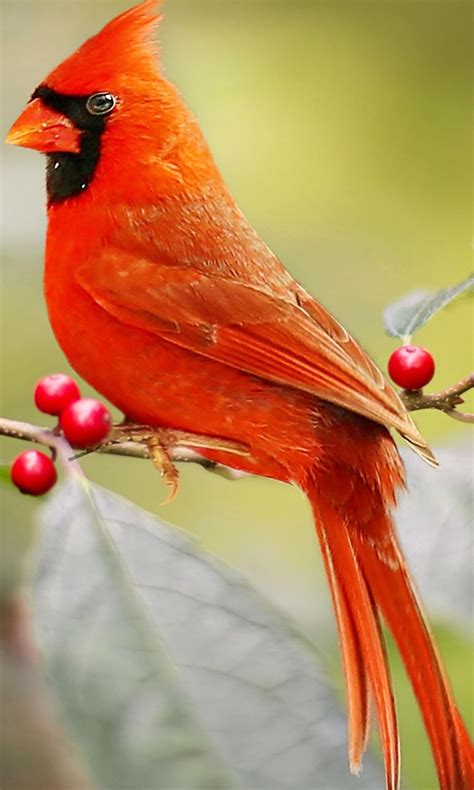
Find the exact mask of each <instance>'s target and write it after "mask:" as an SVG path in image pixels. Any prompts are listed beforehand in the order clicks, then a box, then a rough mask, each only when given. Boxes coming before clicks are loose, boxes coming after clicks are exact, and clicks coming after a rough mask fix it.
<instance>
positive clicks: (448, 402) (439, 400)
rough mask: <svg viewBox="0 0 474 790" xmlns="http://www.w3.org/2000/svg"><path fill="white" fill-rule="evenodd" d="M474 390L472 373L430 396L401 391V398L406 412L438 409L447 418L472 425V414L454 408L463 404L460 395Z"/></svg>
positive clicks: (473, 419) (419, 391) (416, 392)
mask: <svg viewBox="0 0 474 790" xmlns="http://www.w3.org/2000/svg"><path fill="white" fill-rule="evenodd" d="M473 388H474V373H470V374H469V376H466V377H465V378H464V379H461V381H459V382H458V383H457V384H453V386H451V387H447V388H446V389H444V390H441V392H434V393H432V394H431V395H424V393H423V391H422V390H402V392H401V393H400V395H401V398H402V400H403V402H404V404H405V406H406V407H407V409H408V411H418V410H420V409H438V410H439V411H442V412H444V413H445V414H447V415H448V417H452V418H453V420H459V422H469V423H474V414H469V413H468V412H463V411H459V410H458V409H457V408H456V407H457V406H459V405H460V404H461V403H464V399H463V398H462V397H461V395H464V393H466V392H468V391H469V390H471V389H473Z"/></svg>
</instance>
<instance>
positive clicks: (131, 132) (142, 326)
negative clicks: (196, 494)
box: [7, 0, 474, 790]
mask: <svg viewBox="0 0 474 790" xmlns="http://www.w3.org/2000/svg"><path fill="white" fill-rule="evenodd" d="M161 18H162V11H161V7H159V5H158V4H157V3H156V2H155V0H144V2H141V3H140V4H139V5H136V6H134V7H133V8H130V9H128V10H126V11H124V12H123V13H121V14H120V15H119V16H117V17H115V18H114V19H112V20H111V21H110V22H109V23H108V24H107V25H106V26H105V27H104V28H103V29H102V30H101V31H99V32H98V33H97V34H96V35H94V36H92V37H91V38H89V39H88V40H87V41H86V42H85V43H84V44H82V46H80V48H79V49H77V51H75V52H74V53H73V54H72V55H70V56H69V57H68V58H67V59H65V60H64V61H63V62H62V63H61V64H60V65H59V66H57V67H56V68H55V69H54V70H53V71H52V72H51V73H50V74H49V75H48V76H47V77H46V78H45V79H44V80H43V81H42V82H41V83H40V84H39V85H38V87H37V88H36V89H35V90H34V92H33V94H32V96H31V99H30V100H29V102H28V103H27V105H26V107H25V109H24V111H23V112H22V113H21V115H20V116H19V118H18V119H17V120H16V121H15V123H14V124H13V126H12V128H11V129H10V132H9V134H8V137H7V142H9V143H11V144H15V145H19V146H24V147H27V148H31V149H34V150H36V151H39V152H41V153H43V154H45V156H46V187H47V215H48V228H47V240H46V252H45V270H44V291H45V297H46V304H47V309H48V314H49V320H50V323H51V326H52V329H53V331H54V334H55V336H56V338H57V341H58V343H59V345H60V346H61V348H62V349H63V351H64V353H65V355H66V357H67V359H68V360H69V361H70V363H71V365H72V367H73V368H74V369H75V370H76V371H77V372H78V373H79V374H80V376H82V378H83V379H85V380H86V381H87V382H89V384H90V385H92V386H93V387H94V388H95V389H96V390H97V391H98V392H99V393H101V394H102V395H103V396H104V397H106V398H107V399H108V400H109V401H110V402H111V403H112V404H114V405H115V406H116V407H117V408H118V409H120V410H121V412H122V413H123V414H124V416H125V420H126V423H127V424H129V425H132V426H133V425H137V426H147V430H148V431H151V432H152V433H153V432H155V434H154V435H155V436H156V444H158V445H159V448H160V457H161V460H162V462H163V468H164V467H165V466H166V461H167V458H168V453H167V447H166V442H165V441H164V439H163V436H165V434H166V431H170V432H171V434H173V431H174V432H181V433H182V434H183V435H184V436H186V435H189V436H190V437H191V436H192V435H194V434H199V435H200V436H201V443H202V446H201V449H200V452H201V453H202V455H203V456H204V457H205V458H208V459H210V460H211V461H215V462H217V463H222V464H225V465H227V466H231V467H233V468H237V469H241V470H243V471H246V472H249V473H252V474H255V475H260V476H264V477H270V478H274V479H276V480H279V481H283V482H286V483H290V484H293V485H296V486H297V487H299V488H300V489H301V490H302V491H303V492H304V494H306V496H307V497H308V499H309V502H310V505H311V508H312V511H313V514H314V522H315V529H316V533H317V536H318V539H319V544H320V548H321V553H322V557H323V561H324V565H325V570H326V573H327V578H328V582H329V587H330V591H331V596H332V601H333V607H334V612H335V618H336V622H337V628H338V633H339V642H340V648H341V654H342V663H343V669H344V676H345V685H346V696H347V707H348V756H349V767H350V770H351V771H352V772H353V773H355V774H358V773H359V772H360V769H361V762H362V756H363V753H364V751H365V749H366V745H367V739H368V735H369V729H370V720H371V710H372V707H373V708H374V709H375V713H376V718H377V721H378V729H379V733H380V740H381V745H382V752H383V759H384V766H385V782H386V787H387V790H396V788H397V787H399V782H400V748H399V735H398V723H397V715H396V708H395V700H394V692H393V688H392V682H391V677H390V668H389V665H388V660H387V656H386V651H385V644H384V636H383V632H382V622H384V623H385V625H386V626H387V627H388V629H389V630H390V631H391V633H392V634H393V637H394V640H395V642H396V644H397V646H398V650H399V652H400V654H401V656H402V659H403V661H404V664H405V667H406V671H407V675H408V677H409V679H410V682H411V684H412V687H413V690H414V693H415V696H416V698H417V701H418V704H419V707H420V710H421V714H422V717H423V720H424V725H425V728H426V731H427V735H428V738H429V740H430V743H431V748H432V753H433V759H434V763H435V767H436V770H437V774H438V781H439V786H440V788H441V789H442V790H469V788H472V787H474V754H473V747H472V743H471V741H470V738H469V735H468V732H467V728H466V726H465V724H464V722H463V720H462V718H461V715H460V712H459V709H458V707H457V705H456V702H455V700H454V697H453V694H452V691H451V688H450V685H449V681H448V679H447V676H446V673H445V670H444V668H443V666H442V664H441V660H440V657H439V655H438V651H437V648H436V646H435V643H434V640H433V636H432V634H431V632H430V629H429V626H428V624H427V620H426V618H425V615H424V613H423V610H422V608H421V604H420V603H419V601H418V596H417V593H416V592H415V589H414V585H413V583H412V580H411V577H410V573H409V570H408V567H407V563H406V560H405V558H404V556H403V554H402V551H401V548H400V546H399V541H398V538H397V534H396V531H395V526H394V522H393V516H392V513H393V509H394V507H395V506H396V496H397V492H398V491H399V490H400V489H402V488H403V486H404V484H405V482H404V481H405V474H404V468H403V464H402V461H401V458H400V455H399V452H398V449H397V446H396V444H395V442H394V439H393V437H392V435H391V430H392V429H395V430H396V431H398V433H399V434H400V435H401V436H402V437H403V438H404V439H405V440H406V441H407V442H408V443H409V445H410V446H411V447H412V448H413V449H414V451H415V452H416V453H418V455H420V456H421V457H422V458H423V459H424V460H426V461H427V462H428V463H431V464H433V465H434V464H436V461H435V458H434V456H433V454H432V452H431V450H430V449H429V447H428V445H427V443H426V442H425V440H424V439H423V437H422V436H421V434H420V433H419V431H418V429H417V428H416V426H415V424H414V422H413V420H412V418H411V416H410V414H409V413H408V412H407V410H406V408H405V406H404V404H403V402H402V400H401V399H400V397H399V395H398V394H397V393H396V392H395V391H394V390H393V389H392V387H391V386H390V385H389V383H388V382H387V381H386V380H385V378H384V376H383V374H382V373H381V372H380V370H379V369H378V367H377V366H376V365H375V363H374V362H373V361H372V360H371V359H370V358H369V356H368V355H367V353H366V352H365V351H364V350H363V349H362V347H361V346H360V345H359V344H358V342H357V341H356V340H355V339H354V338H353V337H352V336H351V335H350V334H349V332H348V331H347V330H346V329H345V328H344V327H343V326H342V325H341V324H340V323H339V321H338V320H336V318H334V317H333V316H332V315H331V314H330V313H329V312H328V310H327V309H326V308H325V307H324V306H323V305H322V304H321V303H320V302H318V301H317V300H316V299H315V298H313V297H312V295H311V294H309V293H308V292H307V291H306V290H305V289H304V288H303V287H302V286H301V285H300V284H299V283H298V282H296V281H295V280H294V279H293V277H292V276H291V274H290V273H289V272H288V271H287V269H286V268H285V267H284V265H283V264H282V263H281V261H280V260H279V259H278V258H277V257H276V255H274V254H273V253H272V252H271V250H270V249H269V248H268V247H267V245H266V244H265V243H264V241H263V240H262V239H261V238H260V236H259V235H258V234H257V232H256V231H255V230H254V228H253V227H252V226H251V224H250V223H249V221H248V220H247V219H246V217H245V216H244V215H243V213H242V212H241V211H240V209H239V208H238V206H237V204H236V202H235V200H234V199H233V197H232V196H231V194H230V192H229V190H228V188H227V186H226V185H225V183H224V180H223V177H222V175H221V173H220V171H219V169H218V167H217V165H216V163H215V161H214V159H213V157H212V154H211V152H210V150H209V147H208V145H207V143H206V141H205V139H204V137H203V134H202V132H201V130H200V127H199V125H198V122H197V120H196V118H195V116H194V115H193V113H192V112H191V111H190V109H189V108H188V107H187V106H186V104H185V102H184V100H183V99H182V97H181V95H180V93H179V91H178V90H177V89H176V87H175V86H174V85H173V84H172V83H171V82H170V81H169V80H168V79H167V78H166V77H165V76H164V73H163V68H162V66H161V63H160V58H159V56H158V54H157V50H156V45H155V36H156V30H157V28H158V25H159V22H160V20H161ZM162 431H164V432H165V433H162ZM190 441H191V439H190ZM237 448H243V451H242V452H238V451H237ZM168 460H169V459H168ZM168 472H169V468H168Z"/></svg>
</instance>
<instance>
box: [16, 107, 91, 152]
mask: <svg viewBox="0 0 474 790" xmlns="http://www.w3.org/2000/svg"><path fill="white" fill-rule="evenodd" d="M5 142H7V143H10V144H11V145H21V146H23V148H33V149H34V150H35V151H41V153H43V154H49V153H55V152H60V153H70V154H78V153H79V152H80V150H81V135H80V132H79V131H78V129H76V127H75V126H74V124H73V123H72V121H70V120H69V118H66V116H65V115H61V114H60V113H58V112H56V111H55V110H52V109H50V108H49V107H46V105H45V104H43V102H42V101H41V99H33V101H31V102H30V103H29V104H27V105H26V107H25V109H24V110H23V112H22V113H21V115H20V116H19V118H17V120H16V121H15V123H14V124H13V126H12V128H11V129H10V131H9V132H8V135H7V138H6V140H5Z"/></svg>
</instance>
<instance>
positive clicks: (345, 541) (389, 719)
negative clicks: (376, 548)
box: [310, 495, 399, 790]
mask: <svg viewBox="0 0 474 790" xmlns="http://www.w3.org/2000/svg"><path fill="white" fill-rule="evenodd" d="M310 498H311V500H312V504H313V508H314V510H315V517H316V524H317V529H318V534H319V539H320V542H321V547H322V550H323V556H324V558H325V562H326V567H327V568H329V574H328V575H329V579H330V584H331V589H332V592H333V599H334V601H335V609H336V615H337V619H338V627H339V636H340V642H341V646H342V652H343V657H344V671H345V676H346V686H347V692H348V699H349V710H350V736H349V738H350V746H349V761H350V764H351V767H354V768H356V767H357V766H358V763H359V762H360V758H361V756H362V751H363V749H364V746H365V741H366V734H367V717H368V711H367V707H368V689H367V679H368V681H369V683H370V687H371V690H372V693H373V697H374V701H375V707H376V711H377V718H378V722H379V728H380V737H381V742H382V749H383V754H384V762H385V772H386V782H387V790H396V788H398V785H399V743H398V728H397V719H396V713H395V704H394V699H393V694H392V688H391V682H390V675H389V671H388V666H387V659H386V654H385V648H384V643H383V637H382V634H381V630H380V626H379V622H378V617H377V614H376V611H375V609H374V605H373V602H372V598H371V595H370V593H369V591H368V589H367V585H366V583H365V581H364V578H363V576H362V573H361V571H360V568H359V565H358V563H357V559H356V557H355V554H354V550H353V548H352V545H351V542H350V540H349V534H348V531H347V528H346V525H345V523H344V520H343V519H342V518H341V516H340V515H339V514H338V513H337V511H335V510H334V508H331V507H330V506H328V503H327V501H326V500H325V498H324V497H320V498H319V499H318V500H317V502H316V501H315V498H314V497H312V496H311V495H310ZM361 664H362V665H365V670H364V669H363V667H361Z"/></svg>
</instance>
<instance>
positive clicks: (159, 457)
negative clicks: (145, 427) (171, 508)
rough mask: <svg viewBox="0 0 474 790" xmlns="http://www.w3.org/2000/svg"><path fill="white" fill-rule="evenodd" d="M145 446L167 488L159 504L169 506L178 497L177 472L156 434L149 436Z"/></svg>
mask: <svg viewBox="0 0 474 790" xmlns="http://www.w3.org/2000/svg"><path fill="white" fill-rule="evenodd" d="M147 444H148V449H149V451H150V458H151V460H152V461H153V464H154V465H155V468H156V469H158V471H159V473H160V475H161V478H162V480H163V482H164V484H165V485H166V486H167V488H168V496H167V497H165V499H164V500H163V502H162V503H161V504H162V505H169V503H170V502H172V501H173V499H175V498H176V497H177V495H178V491H179V472H178V470H177V468H176V467H175V465H174V464H173V462H172V461H171V458H170V456H169V453H168V451H167V449H166V447H165V446H164V444H163V442H162V441H161V440H160V438H159V435H158V434H156V435H154V436H150V437H149V438H148V440H147Z"/></svg>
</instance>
